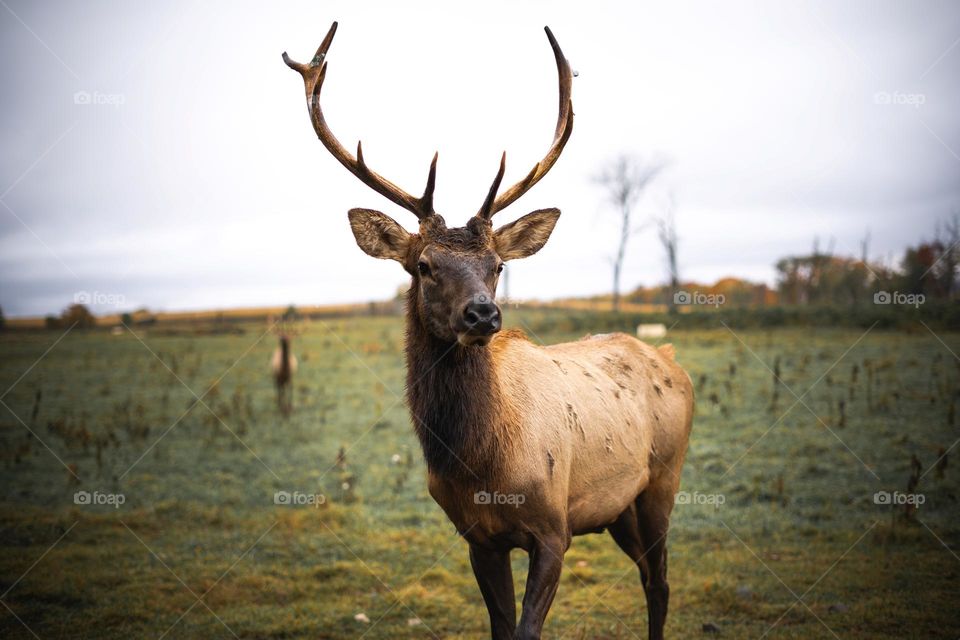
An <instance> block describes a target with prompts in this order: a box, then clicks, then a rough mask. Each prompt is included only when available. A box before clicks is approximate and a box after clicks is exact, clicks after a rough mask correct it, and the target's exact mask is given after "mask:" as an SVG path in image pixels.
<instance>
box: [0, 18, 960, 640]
mask: <svg viewBox="0 0 960 640" xmlns="http://www.w3.org/2000/svg"><path fill="white" fill-rule="evenodd" d="M334 20H338V21H339V24H340V26H339V30H338V32H337V37H336V40H335V42H334V44H333V46H332V48H331V50H330V53H329V55H328V58H327V60H328V62H329V69H328V73H327V78H326V82H325V85H324V91H323V99H324V113H325V115H326V118H327V121H328V123H329V125H330V127H331V128H332V130H333V132H334V133H335V134H336V136H337V137H338V138H339V139H340V140H341V141H342V142H343V144H344V145H345V146H346V147H347V148H349V149H352V148H353V146H354V144H355V143H356V141H357V140H358V139H362V140H363V142H364V146H363V149H364V156H365V159H366V161H367V162H368V163H369V165H370V166H371V167H372V168H373V169H374V170H376V171H377V172H379V173H381V174H383V175H384V176H386V177H387V178H389V179H390V180H392V181H393V182H395V183H397V184H399V185H401V186H402V187H403V188H404V189H406V190H407V191H409V192H411V193H420V192H421V189H422V188H423V185H424V181H425V179H426V174H427V169H428V165H429V161H430V159H431V157H432V156H433V153H434V152H435V151H438V152H439V166H438V177H437V189H436V199H435V204H436V208H437V211H438V212H439V213H441V214H442V215H444V216H445V218H446V220H447V222H448V224H450V226H454V225H458V226H459V225H461V224H463V223H465V222H466V220H467V219H468V217H469V216H470V215H472V214H473V213H474V212H475V211H476V210H477V208H478V207H479V205H480V204H481V202H482V200H483V197H484V196H485V194H486V191H487V189H488V187H489V184H490V182H491V180H492V179H493V177H494V174H495V173H496V170H497V163H498V161H499V158H500V154H501V153H502V152H503V151H504V150H506V152H507V173H506V178H505V182H506V183H508V184H510V183H513V182H516V181H518V180H520V179H521V178H522V177H523V176H524V175H526V174H527V172H528V171H529V170H530V168H531V167H532V166H533V164H534V163H535V162H537V161H539V160H540V159H541V158H542V157H543V156H544V154H545V153H546V151H547V148H548V147H549V145H550V142H551V138H552V135H553V132H554V127H555V124H556V115H557V77H556V67H555V64H554V60H553V56H552V54H551V50H550V47H549V44H548V42H547V39H546V37H545V35H544V33H543V27H544V25H549V26H550V27H551V29H552V31H553V33H554V34H555V35H556V37H557V39H558V41H559V43H560V45H561V46H562V48H563V51H564V53H565V55H566V56H567V58H568V59H569V60H570V62H571V64H572V67H573V69H574V70H575V71H576V77H575V78H574V86H573V102H574V110H575V113H576V119H575V124H574V131H573V135H572V137H571V139H570V141H569V143H568V145H567V146H566V149H565V151H564V153H563V155H562V157H561V158H560V160H559V162H558V163H557V164H556V165H555V166H554V168H553V169H552V170H551V172H550V173H549V175H547V176H546V177H545V178H544V179H543V180H542V181H541V182H540V183H538V184H537V185H536V186H535V187H534V188H533V189H532V191H531V192H530V193H529V194H527V195H526V196H524V197H523V198H522V200H520V201H519V202H518V203H516V204H514V205H512V206H511V207H510V208H509V209H507V210H505V211H504V212H503V213H501V214H499V215H498V216H497V221H496V222H497V223H499V224H503V223H506V222H508V221H510V220H513V219H516V218H518V217H519V216H520V215H522V214H525V213H527V212H529V211H531V210H535V209H539V208H545V207H553V206H555V207H559V208H560V209H561V210H562V211H563V215H562V216H561V218H560V221H559V223H558V225H557V227H556V229H555V230H554V232H553V235H552V237H551V239H550V241H549V243H548V244H547V245H546V246H545V248H544V249H543V250H542V251H540V252H539V253H538V254H537V255H536V256H535V257H531V258H530V259H526V260H518V261H514V262H511V263H510V264H509V265H508V267H507V269H506V271H505V274H506V275H505V277H504V278H503V279H502V280H501V282H500V290H499V291H498V296H499V298H500V299H501V301H502V303H503V307H504V314H505V316H504V317H505V324H506V325H507V326H510V327H513V328H518V329H521V330H523V331H524V332H526V334H527V336H528V337H529V339H530V340H531V341H532V342H534V343H537V344H543V345H549V344H554V343H558V342H562V341H566V340H576V339H579V338H581V337H582V336H583V335H585V334H587V333H601V332H610V331H622V332H627V333H630V334H637V335H639V336H640V337H641V338H642V339H644V340H646V341H648V342H650V343H651V344H655V345H661V344H663V343H665V342H671V343H673V344H674V346H675V348H676V353H677V360H678V362H679V363H680V364H681V365H682V366H683V367H684V368H685V369H686V370H687V371H688V372H689V374H690V377H691V379H692V381H693V383H694V386H695V390H696V396H697V414H696V418H695V423H694V431H693V436H692V438H691V442H690V450H689V453H688V456H687V461H686V465H685V467H684V470H683V477H682V482H681V493H680V494H678V496H677V501H676V504H675V508H674V512H673V516H672V521H671V530H670V542H669V545H670V582H671V603H670V616H669V618H668V623H667V636H668V637H679V638H691V637H716V636H719V637H724V638H754V639H756V638H778V639H779V638H783V639H787V638H791V639H792V638H803V639H808V638H827V639H829V638H857V639H864V640H865V639H867V638H869V639H871V640H872V639H875V638H889V639H891V640H892V639H894V638H897V639H899V638H908V637H909V638H913V637H916V638H941V637H942V638H957V637H958V636H960V618H958V616H957V609H956V602H955V601H956V582H957V578H958V575H960V555H958V554H960V475H958V473H957V470H956V457H957V453H956V452H957V449H956V447H957V445H958V443H960V427H958V424H957V405H958V403H960V357H958V355H957V354H958V353H960V333H958V331H960V305H958V304H957V296H958V286H960V283H958V264H960V180H958V178H960V155H958V154H960V120H958V118H957V117H956V114H957V113H958V111H960V85H958V83H957V81H956V78H958V77H960V6H958V5H957V4H956V3H954V2H934V1H929V2H923V3H913V4H908V3H903V2H858V1H850V0H845V1H843V2H803V3H800V2H789V3H786V2H783V3H770V2H727V3H722V4H720V3H707V2H686V3H666V2H662V3H659V2H638V3H613V2H591V3H582V2H581V3H567V2H549V3H548V2H524V3H506V2H489V3H483V4H477V3H475V4H473V5H470V6H467V5H453V4H450V3H444V4H441V3H435V2H407V3H397V2H366V1H365V2H352V3H346V2H312V3H307V2H285V3H282V4H273V5H271V4H269V3H253V2H219V1H215V2H206V3H203V4H197V3H188V2H163V3H146V4H145V3H129V2H99V1H84V2H46V3H30V2H22V1H17V0H0V56H2V57H0V59H2V63H0V86H2V87H3V89H4V91H3V94H2V95H3V102H2V106H0V133H2V137H3V141H4V144H3V148H2V152H0V605H2V608H0V637H3V638H42V639H44V640H46V639H47V638H66V637H70V638H79V637H82V638H88V637H96V638H129V637H153V638H161V639H162V638H167V637H170V638H204V639H206V638H313V639H316V638H326V639H346V638H390V639H394V638H445V639H446V638H483V637H489V636H488V633H489V632H488V629H487V617H486V611H485V609H484V607H483V603H482V600H481V598H480V595H479V592H478V589H477V587H476V584H475V582H474V579H473V576H472V573H471V570H470V566H469V560H468V556H467V552H466V545H465V544H464V542H463V541H462V540H461V539H460V538H459V537H458V536H457V535H456V533H455V532H454V531H453V527H452V526H451V524H450V522H449V521H448V520H447V518H446V517H445V516H444V514H443V512H442V511H441V510H440V509H439V507H437V505H436V504H435V503H434V502H433V500H432V499H431V498H430V496H429V494H428V491H427V488H426V482H425V475H426V469H425V466H424V463H423V458H422V454H421V452H420V449H419V443H418V441H417V439H416V437H415V435H414V433H413V428H412V425H411V422H410V418H409V416H408V413H407V410H406V408H405V402H404V384H405V363H404V359H403V348H404V333H403V318H402V309H403V292H404V290H405V289H406V287H407V286H408V284H409V277H408V276H406V275H405V274H404V273H403V271H402V269H400V268H398V266H397V265H396V264H394V263H393V262H390V261H378V260H373V259H370V258H368V257H367V256H366V255H364V254H363V252H362V251H360V249H359V248H358V247H357V246H356V243H355V241H354V238H353V235H352V234H351V232H350V229H349V225H348V223H347V216H346V212H347V210H348V209H350V208H353V207H370V208H379V209H382V210H383V211H384V212H385V213H387V214H388V215H391V216H394V217H395V218H396V219H397V220H398V221H399V222H400V223H401V224H403V225H404V226H405V227H407V228H408V229H410V230H413V229H414V228H415V227H414V225H413V217H412V216H410V215H409V214H408V213H406V212H404V211H401V210H399V209H398V208H397V207H395V206H394V205H392V204H390V203H389V202H388V201H386V200H385V199H384V198H382V197H381V196H379V195H377V194H376V193H374V192H373V191H371V190H370V189H368V188H367V187H365V186H363V185H362V184H361V183H360V181H358V180H356V179H355V178H354V177H353V176H351V175H350V174H349V173H348V172H347V171H346V170H345V169H344V168H343V167H342V166H340V165H339V164H338V163H337V162H336V160H334V159H333V158H332V157H331V156H330V155H329V154H328V153H327V151H326V150H325V149H324V148H323V146H322V144H320V142H319V141H317V140H316V138H315V135H314V133H313V131H312V128H311V126H310V122H309V120H308V117H307V113H306V109H305V104H304V96H303V89H302V86H303V85H302V83H301V80H300V78H299V77H297V74H295V73H293V72H292V71H291V70H290V69H288V68H287V67H286V66H284V64H283V62H282V61H281V57H280V55H281V53H282V52H283V51H287V52H288V53H289V54H290V56H291V57H292V58H293V59H295V60H299V61H309V60H310V58H311V56H312V55H313V52H314V51H315V50H316V47H317V45H318V44H319V43H320V41H321V40H322V38H323V36H324V34H325V33H326V32H327V29H328V28H329V26H330V24H331V22H333V21H334ZM512 561H513V568H514V579H515V589H516V592H517V594H518V595H519V594H521V593H522V592H523V590H524V583H523V578H524V576H525V571H526V568H527V559H526V557H525V556H524V555H523V554H520V553H516V554H514V555H513V556H512ZM637 578H638V577H637V571H636V567H635V566H633V565H632V564H631V563H630V562H629V561H628V560H627V558H626V557H625V556H624V555H623V554H621V553H620V552H619V550H618V549H617V548H616V546H615V545H614V544H613V542H612V541H611V540H609V538H607V537H606V536H585V537H583V538H578V539H576V541H575V542H574V544H573V546H572V547H571V549H570V551H569V552H568V554H567V556H566V558H565V563H564V570H563V578H562V581H561V585H560V589H559V591H558V594H557V598H556V601H555V603H554V605H553V608H552V611H551V614H550V616H549V617H548V620H547V625H546V627H545V631H544V637H550V638H571V639H573V638H576V639H579V640H585V639H604V640H606V639H610V638H623V639H627V638H640V637H646V619H647V618H646V612H645V610H644V609H645V604H644V601H643V597H642V595H641V588H640V585H639V581H638V579H637Z"/></svg>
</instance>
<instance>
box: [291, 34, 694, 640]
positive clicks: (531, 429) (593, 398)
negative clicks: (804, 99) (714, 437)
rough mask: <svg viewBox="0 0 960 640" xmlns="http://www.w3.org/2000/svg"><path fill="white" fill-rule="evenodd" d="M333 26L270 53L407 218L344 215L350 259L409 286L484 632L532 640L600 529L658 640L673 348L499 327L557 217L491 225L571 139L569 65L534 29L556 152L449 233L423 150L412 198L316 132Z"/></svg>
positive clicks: (425, 417) (672, 458) (684, 405)
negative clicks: (515, 277)
mask: <svg viewBox="0 0 960 640" xmlns="http://www.w3.org/2000/svg"><path fill="white" fill-rule="evenodd" d="M336 29H337V23H334V24H333V26H332V27H331V28H330V31H329V32H328V33H327V36H326V38H324V40H323V43H322V44H321V45H320V48H319V49H318V50H317V53H316V55H315V56H314V57H313V60H312V61H311V62H310V63H309V64H300V63H297V62H294V61H292V60H291V59H290V58H289V57H288V56H287V54H286V53H284V54H283V59H284V61H285V62H286V63H287V65H288V66H290V67H291V68H293V69H294V70H296V71H298V72H299V73H300V74H301V75H302V76H303V81H304V86H305V88H306V96H307V107H308V110H309V113H310V120H311V122H312V123H313V127H314V130H315V131H316V133H317V136H318V137H319V138H320V141H321V142H322V143H323V145H324V146H325V147H326V148H327V150H328V151H329V152H330V153H331V154H333V156H334V157H335V158H336V159H337V160H339V161H340V163H341V164H343V166H345V167H346V168H347V169H348V170H349V171H350V172H351V173H353V174H354V175H356V176H357V177H358V178H360V180H361V181H363V182H364V183H365V184H366V185H368V186H369V187H371V188H372V189H373V190H374V191H376V192H377V193H380V194H381V195H383V196H385V197H386V198H387V199H389V200H390V201H392V202H393V203H395V204H397V205H399V206H400V207H402V208H404V209H406V210H408V211H410V212H412V213H413V214H415V215H416V216H417V219H418V220H419V231H418V232H417V233H409V232H407V231H406V230H405V229H403V227H401V226H400V225H399V224H397V223H396V222H395V221H394V220H393V219H391V218H389V217H387V216H386V215H384V214H382V213H379V212H377V211H372V210H369V209H352V210H351V211H350V212H349V218H350V225H351V227H352V229H353V233H354V236H355V237H356V240H357V244H358V245H359V246H360V248H361V249H363V251H365V252H366V253H367V254H369V255H371V256H373V257H375V258H387V259H391V260H396V261H397V262H399V263H400V264H401V265H402V266H403V268H404V269H405V270H406V271H407V273H409V274H410V276H411V278H412V283H411V286H410V292H409V295H408V300H407V310H406V333H407V339H406V361H407V402H408V404H409V406H410V414H411V417H412V420H413V423H414V428H415V430H416V433H417V436H418V437H419V439H420V444H421V446H422V449H423V453H424V457H425V459H426V463H427V473H428V478H427V480H428V486H429V490H430V494H431V495H432V496H433V498H434V499H435V500H436V501H437V503H438V504H439V505H440V506H441V507H442V508H443V510H444V511H445V512H446V514H447V516H448V517H449V518H450V520H452V521H453V523H454V525H455V526H456V527H457V530H458V531H459V532H460V534H461V535H462V536H463V537H464V538H465V539H466V540H467V542H468V543H469V547H470V561H471V565H472V566H473V571H474V574H475V576H476V579H477V582H478V583H479V586H480V592H481V594H482V595H483V599H484V601H485V603H486V605H487V609H488V611H489V614H490V624H491V630H492V636H493V638H495V639H504V638H539V637H540V634H541V630H542V628H543V623H544V619H545V618H546V615H547V611H548V609H549V608H550V604H551V602H552V601H553V598H554V595H555V594H556V591H557V585H558V584H559V580H560V571H561V567H562V566H563V556H564V553H565V552H566V550H567V548H568V547H569V546H570V542H571V538H572V536H575V535H580V534H585V533H597V532H601V531H603V530H608V531H609V532H610V533H611V535H612V536H613V538H614V540H615V541H616V542H617V544H618V545H619V546H620V547H621V548H622V549H623V551H624V552H626V554H627V555H628V556H629V557H630V558H631V559H632V560H633V561H634V562H635V563H636V564H637V566H638V567H639V569H640V576H641V581H642V584H643V588H644V591H645V594H646V598H647V608H648V619H649V634H650V638H654V639H656V638H662V637H663V626H664V621H665V620H666V615H667V600H668V595H669V589H668V586H667V548H666V535H667V528H668V525H669V520H670V512H671V509H672V508H673V504H674V495H675V493H676V491H677V488H678V485H679V481H680V471H681V468H682V466H683V460H684V457H685V455H686V451H687V440H688V437H689V434H690V428H691V424H692V420H693V387H692V384H691V382H690V378H689V376H688V375H687V374H686V373H685V372H684V370H683V369H682V368H680V366H678V365H677V364H676V363H675V362H674V358H673V354H674V351H673V347H672V346H670V345H667V346H664V347H660V348H659V349H656V348H654V347H651V346H649V345H647V344H644V343H642V342H640V341H639V340H637V339H635V338H633V337H631V336H627V335H624V334H610V335H603V336H594V337H587V338H584V339H582V340H580V341H578V342H570V343H565V344H557V345H553V346H548V347H542V346H537V345H535V344H533V343H531V342H530V341H528V340H527V339H526V337H525V336H524V335H523V334H522V333H521V332H518V331H515V330H511V331H503V332H501V331H500V328H501V313H500V308H499V307H498V306H497V304H496V302H495V298H494V296H495V293H496V289H497V280H498V274H499V273H500V271H501V269H502V268H503V263H504V262H505V261H507V260H514V259H518V258H525V257H527V256H530V255H532V254H534V253H536V252H537V251H538V250H540V248H541V247H543V245H544V244H545V243H546V242H547V239H548V238H549V236H550V233H551V232H552V231H553V228H554V225H555V224H556V222H557V218H558V217H559V215H560V212H559V211H558V210H557V209H542V210H539V211H534V212H533V213H530V214H527V215H526V216H523V217H522V218H520V219H518V220H516V221H514V222H511V223H509V224H507V225H504V226H502V227H500V228H499V229H496V230H494V229H493V226H492V223H491V218H492V217H493V215H494V214H496V213H497V212H499V211H501V210H502V209H504V208H505V207H506V206H508V205H509V204H511V203H513V202H514V201H515V200H516V199H517V198H519V197H520V196H521V195H523V194H524V193H525V192H526V191H527V190H529V189H530V188H531V187H532V186H533V185H534V184H536V183H537V182H538V181H539V180H540V179H541V178H543V176H544V175H546V173H547V172H548V171H549V170H550V168H551V167H552V166H553V165H554V163H556V161H557V159H558V158H559V156H560V152H561V151H562V150H563V147H564V145H565V144H566V142H567V140H568V139H569V137H570V132H571V130H572V126H573V104H572V102H571V99H570V95H571V85H572V75H573V74H572V73H571V70H570V65H569V63H568V62H567V60H566V59H565V58H564V57H563V53H562V52H561V51H560V47H559V45H558V44H557V41H556V40H555V39H554V37H553V34H552V33H551V32H550V29H549V28H548V29H546V32H547V37H548V38H549V40H550V45H551V46H552V47H553V53H554V56H555V58H556V63H557V69H558V71H559V75H560V114H559V118H558V120H557V127H556V132H555V135H554V140H553V144H552V145H551V147H550V150H549V152H548V153H547V155H546V157H544V159H543V160H541V161H540V162H538V163H537V164H536V165H535V166H534V167H533V169H532V170H531V171H530V173H528V174H527V176H526V177H525V178H524V179H523V180H521V181H520V182H519V183H517V184H515V185H514V186H512V187H510V188H509V189H507V190H506V191H504V192H502V193H500V192H499V187H500V181H501V180H502V179H503V173H504V163H505V155H504V158H501V161H500V170H499V172H498V173H497V176H496V178H495V179H494V181H493V185H492V186H491V187H490V190H489V192H488V193H487V197H486V199H485V200H484V202H483V205H482V206H481V207H480V210H479V211H478V212H477V214H476V215H474V216H473V217H472V218H471V219H470V221H469V222H468V223H467V224H466V226H464V227H460V228H448V227H447V225H446V223H445V221H444V219H443V218H442V217H441V216H440V215H438V214H437V213H436V212H435V211H434V208H433V192H434V184H435V181H436V166H437V156H436V155H435V156H434V158H433V162H432V163H431V165H430V171H429V174H428V178H427V186H426V189H425V190H424V193H423V195H422V196H421V197H419V198H417V197H415V196H412V195H410V194H409V193H407V192H405V191H403V190H402V189H400V187H398V186H396V185H395V184H393V183H391V182H390V181H388V180H386V179H385V178H383V177H382V176H380V175H379V174H377V173H375V172H374V171H373V170H371V169H370V168H369V167H367V165H366V163H365V162H364V159H363V150H362V148H361V146H360V144H359V143H358V144H357V155H356V157H354V156H353V155H352V154H351V153H350V152H348V151H347V150H346V149H345V148H344V147H343V146H342V145H341V144H340V142H339V141H337V139H336V138H335V137H334V135H333V134H332V132H331V131H330V129H329V128H328V126H327V123H326V120H325V119H324V116H323V111H322V110H321V107H320V89H321V87H322V86H323V80H324V76H325V74H326V70H327V63H326V60H325V58H326V55H327V50H328V48H329V47H330V43H331V41H332V40H333V36H334V33H335V32H336ZM498 194H499V195H498ZM517 547H519V548H522V549H524V550H525V551H527V552H528V553H529V556H530V569H529V573H528V575H527V588H526V591H525V593H524V596H523V610H522V613H521V616H520V621H519V624H517V621H516V602H515V598H514V591H513V578H512V576H511V569H510V551H511V549H515V548H517Z"/></svg>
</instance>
